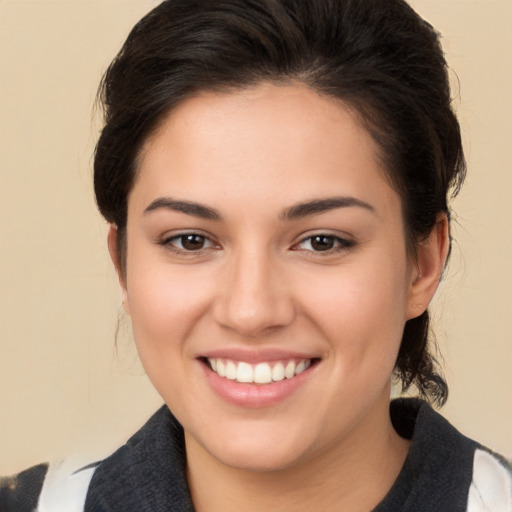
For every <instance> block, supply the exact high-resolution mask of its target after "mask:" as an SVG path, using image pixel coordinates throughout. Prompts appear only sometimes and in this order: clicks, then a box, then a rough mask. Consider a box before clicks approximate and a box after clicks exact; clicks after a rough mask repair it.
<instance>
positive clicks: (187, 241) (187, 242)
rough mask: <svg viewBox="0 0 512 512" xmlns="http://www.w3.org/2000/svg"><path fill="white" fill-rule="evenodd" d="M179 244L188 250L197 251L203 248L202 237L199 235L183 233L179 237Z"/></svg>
mask: <svg viewBox="0 0 512 512" xmlns="http://www.w3.org/2000/svg"><path fill="white" fill-rule="evenodd" d="M181 244H182V245H183V248H184V249H187V250H188V251H197V250H199V249H202V248H203V245H204V237H203V236H201V235H185V236H183V237H181Z"/></svg>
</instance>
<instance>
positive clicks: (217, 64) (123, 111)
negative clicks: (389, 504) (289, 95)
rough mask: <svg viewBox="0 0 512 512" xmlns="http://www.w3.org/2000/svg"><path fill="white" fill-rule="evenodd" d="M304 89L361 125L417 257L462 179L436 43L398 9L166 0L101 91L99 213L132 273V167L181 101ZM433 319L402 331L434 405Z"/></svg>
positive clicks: (411, 366)
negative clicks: (213, 94) (262, 86)
mask: <svg viewBox="0 0 512 512" xmlns="http://www.w3.org/2000/svg"><path fill="white" fill-rule="evenodd" d="M262 81H267V82H272V83H276V84H280V83H283V84H284V83H288V84H289V83H300V84H304V85H306V86H308V87H309V88H311V89H312V90H314V91H317V92H318V93H320V94H322V95H327V96H331V97H333V98H336V99H339V100H341V101H343V102H344V103H345V104H346V105H347V106H349V107H350V108H351V109H352V110H353V111H355V112H357V113H358V116H359V118H360V119H361V121H362V122H363V123H364V126H365V127H366V129H367V130H368V132H369V133H370V134H371V135H372V137H373V138H374V139H375V141H376V142H377V144H378V147H379V157H380V158H381V159H382V161H383V163H384V165H385V168H386V170H387V172H388V176H389V179H390V181H391V183H392V184H393V186H394V188H395V189H396V190H397V192H398V193H399V194H400V197H401V200H402V204H403V215H404V223H405V226H406V238H407V244H408V248H409V252H410V253H411V254H412V255H413V256H414V255H415V249H416V248H417V246H418V244H420V243H421V242H422V241H424V240H425V238H426V237H428V235H429V234H430V233H431V231H432V229H433V228H434V226H435V224H436V222H437V220H438V218H439V215H440V214H442V213H445V214H447V215H448V214H449V208H448V204H447V199H448V195H449V192H450V190H452V191H453V194H455V193H456V192H457V191H458V188H459V186H460V184H461V183H462V180H463V178H464V173H465V163H464V156H463V151H462V146H461V137H460V129H459V125H458V122H457V119H456V117H455V115H454V113H453V111H452V108H451V96H450V87H449V83H448V74H447V65H446V61H445V59H444V56H443V52H442V49H441V46H440V43H439V38H438V34H437V33H436V32H435V30H434V29H433V28H432V27H431V26H430V25H429V24H428V23H427V22H425V21H424V20H422V19H421V18H420V17H419V16H418V15H417V14H416V13H415V12H414V11H413V10H412V9H411V7H410V6H409V5H408V4H407V3H406V2H405V1H403V0H167V1H165V2H162V3H161V4H160V5H159V6H158V7H156V8H155V9H154V10H153V11H151V12H150V13H149V14H148V15H146V16H145V17H144V18H143V19H142V20H141V21H140V22H139V23H137V25H136V26H135V27H134V28H133V30H132V31H131V33H130V35H129V36H128V39H127V40H126V42H125V44H124V46H123V47H122V49H121V51H120V52H119V54H118V55H117V57H116V58H115V59H114V61H113V62H112V63H111V65H110V67H109V68H108V70H107V72H106V74H105V76H104V78H103V81H102V84H101V88H100V98H101V100H102V102H103V106H104V116H105V126H104V128H103V131H102V133H101V136H100V138H99V141H98V144H97V148H96V154H95V161H94V185H95V192H96V199H97V203H98V207H99V209H100V212H101V213H102V215H103V216H104V217H105V218H106V220H107V221H108V222H110V223H113V224H115V225H116V226H117V228H118V251H119V255H118V256H119V259H120V265H121V269H122V270H123V269H124V266H125V251H126V222H127V198H128V194H129V192H130V190H131V188H132V186H133V184H134V180H135V177H136V175H137V157H138V155H139V152H140V150H141V147H142V146H143V144H144V143H145V142H146V141H147V139H148V137H149V136H150V135H152V134H153V133H154V132H155V130H156V129H157V128H158V126H159V123H161V122H162V120H163V119H164V117H165V116H166V115H167V114H168V113H169V112H170V111H171V110H172V109H173V107H175V106H176V105H177V104H178V103H179V102H181V101H183V100H184V99H185V98H187V97H190V96H191V95H192V94H194V93H197V92H198V91H203V90H216V91H231V90H237V89H242V88H247V87H250V86H252V85H256V84H257V83H259V82H262ZM428 334H429V315H428V311H426V312H424V313H423V314H422V315H421V316H419V317H417V318H413V319H411V320H409V321H407V322H406V325H405V329H404V333H403V338H402V342H401V347H400V351H399V354H398V359H397V361H396V366H395V371H396V374H397V375H398V376H399V377H400V379H401V381H402V386H403V388H404V389H407V388H408V387H409V386H410V385H411V384H414V385H415V386H416V387H417V389H418V391H419V393H420V395H422V396H423V397H425V398H428V399H430V400H431V401H434V402H437V403H439V404H442V403H444V401H445V400H446V397H447V385H446V382H445V381H444V379H443V378H442V376H441V375H440V373H439V372H438V369H437V363H436V361H435V359H434V358H433V356H432V354H431V349H430V348H429V344H428Z"/></svg>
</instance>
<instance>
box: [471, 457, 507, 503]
mask: <svg viewBox="0 0 512 512" xmlns="http://www.w3.org/2000/svg"><path fill="white" fill-rule="evenodd" d="M488 511H496V512H498V511H504V512H505V511H506V512H511V511H512V470H511V467H510V464H509V463H507V462H506V461H505V460H504V459H503V458H502V457H500V456H499V455H496V454H495V453H492V452H491V451H489V450H487V449H485V448H477V449H476V450H475V454H474V458H473V478H472V481H471V486H470V488H469V495H468V508H467V512H488Z"/></svg>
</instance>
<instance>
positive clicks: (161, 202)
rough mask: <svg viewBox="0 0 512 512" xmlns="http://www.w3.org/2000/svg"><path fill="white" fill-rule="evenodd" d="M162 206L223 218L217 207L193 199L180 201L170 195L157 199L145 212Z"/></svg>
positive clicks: (218, 218)
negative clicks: (195, 201)
mask: <svg viewBox="0 0 512 512" xmlns="http://www.w3.org/2000/svg"><path fill="white" fill-rule="evenodd" d="M160 208H163V209H167V210H174V211H176V212H181V213H185V214H187V215H192V216H193V217H199V218H201V219H206V220H222V215H221V214H220V213H219V212H218V211H217V210H215V209H213V208H210V207H208V206H204V205H202V204H199V203H194V202H192V201H178V200H175V199H172V198H170V197H159V198H158V199H155V200H154V201H153V202H152V203H151V204H150V205H149V206H148V207H147V208H146V209H145V210H144V214H146V213H149V212H152V211H155V210H159V209H160Z"/></svg>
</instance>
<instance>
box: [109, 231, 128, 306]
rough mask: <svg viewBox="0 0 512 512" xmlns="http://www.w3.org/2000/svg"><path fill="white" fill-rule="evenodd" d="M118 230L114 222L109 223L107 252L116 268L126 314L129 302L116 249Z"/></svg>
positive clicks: (124, 278)
mask: <svg viewBox="0 0 512 512" xmlns="http://www.w3.org/2000/svg"><path fill="white" fill-rule="evenodd" d="M117 237H118V231H117V226H116V225H115V224H110V228H109V230H108V235H107V244H108V252H109V253H110V259H111V260H112V263H113V264H114V267H115V269H116V273H117V277H118V279H119V286H120V287H121V298H122V301H123V308H124V310H125V312H126V314H128V315H129V314H130V304H129V301H128V292H127V289H126V277H125V274H124V271H123V268H122V266H121V260H120V254H119V251H118V243H117Z"/></svg>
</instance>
